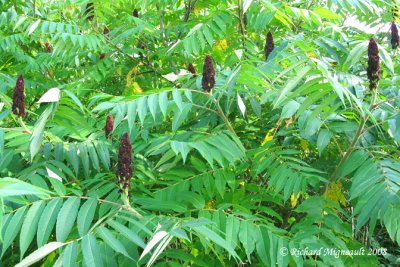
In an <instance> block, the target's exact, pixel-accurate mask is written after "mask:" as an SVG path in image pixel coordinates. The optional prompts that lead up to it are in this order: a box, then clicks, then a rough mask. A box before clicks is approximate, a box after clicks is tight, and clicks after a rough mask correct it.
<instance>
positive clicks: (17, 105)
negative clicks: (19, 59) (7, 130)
mask: <svg viewBox="0 0 400 267" xmlns="http://www.w3.org/2000/svg"><path fill="white" fill-rule="evenodd" d="M24 87H25V85H24V77H23V76H22V75H19V77H18V79H17V83H16V85H15V88H14V93H13V104H12V112H13V113H14V114H15V115H17V116H18V117H25V97H24Z"/></svg>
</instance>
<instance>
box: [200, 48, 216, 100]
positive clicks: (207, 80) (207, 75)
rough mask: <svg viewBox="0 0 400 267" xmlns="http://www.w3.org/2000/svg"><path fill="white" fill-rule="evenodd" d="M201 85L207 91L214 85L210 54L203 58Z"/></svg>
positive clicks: (213, 71)
mask: <svg viewBox="0 0 400 267" xmlns="http://www.w3.org/2000/svg"><path fill="white" fill-rule="evenodd" d="M201 85H202V87H203V89H204V91H206V92H207V93H209V92H211V89H212V88H213V87H214V85H215V70H214V65H213V60H212V57H211V56H210V55H207V56H206V58H205V60H204V67H203V79H202V80H201Z"/></svg>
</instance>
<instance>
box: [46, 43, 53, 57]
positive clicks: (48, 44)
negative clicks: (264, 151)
mask: <svg viewBox="0 0 400 267" xmlns="http://www.w3.org/2000/svg"><path fill="white" fill-rule="evenodd" d="M45 46H46V50H47V53H49V54H51V53H52V52H53V49H52V48H51V45H50V43H49V42H46V43H45Z"/></svg>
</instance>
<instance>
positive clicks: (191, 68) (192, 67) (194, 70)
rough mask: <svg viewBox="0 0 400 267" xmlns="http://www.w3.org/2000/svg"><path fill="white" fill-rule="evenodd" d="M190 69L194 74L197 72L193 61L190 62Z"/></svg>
mask: <svg viewBox="0 0 400 267" xmlns="http://www.w3.org/2000/svg"><path fill="white" fill-rule="evenodd" d="M188 71H189V72H190V73H192V74H196V69H195V68H194V66H193V64H192V63H189V64H188Z"/></svg>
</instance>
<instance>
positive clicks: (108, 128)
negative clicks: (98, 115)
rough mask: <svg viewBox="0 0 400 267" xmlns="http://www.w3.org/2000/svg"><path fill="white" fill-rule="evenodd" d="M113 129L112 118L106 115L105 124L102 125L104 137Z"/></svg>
mask: <svg viewBox="0 0 400 267" xmlns="http://www.w3.org/2000/svg"><path fill="white" fill-rule="evenodd" d="M113 129H114V119H113V116H112V115H108V116H107V120H106V126H105V127H104V131H105V133H106V137H108V136H109V135H110V134H111V132H112V131H113Z"/></svg>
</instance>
